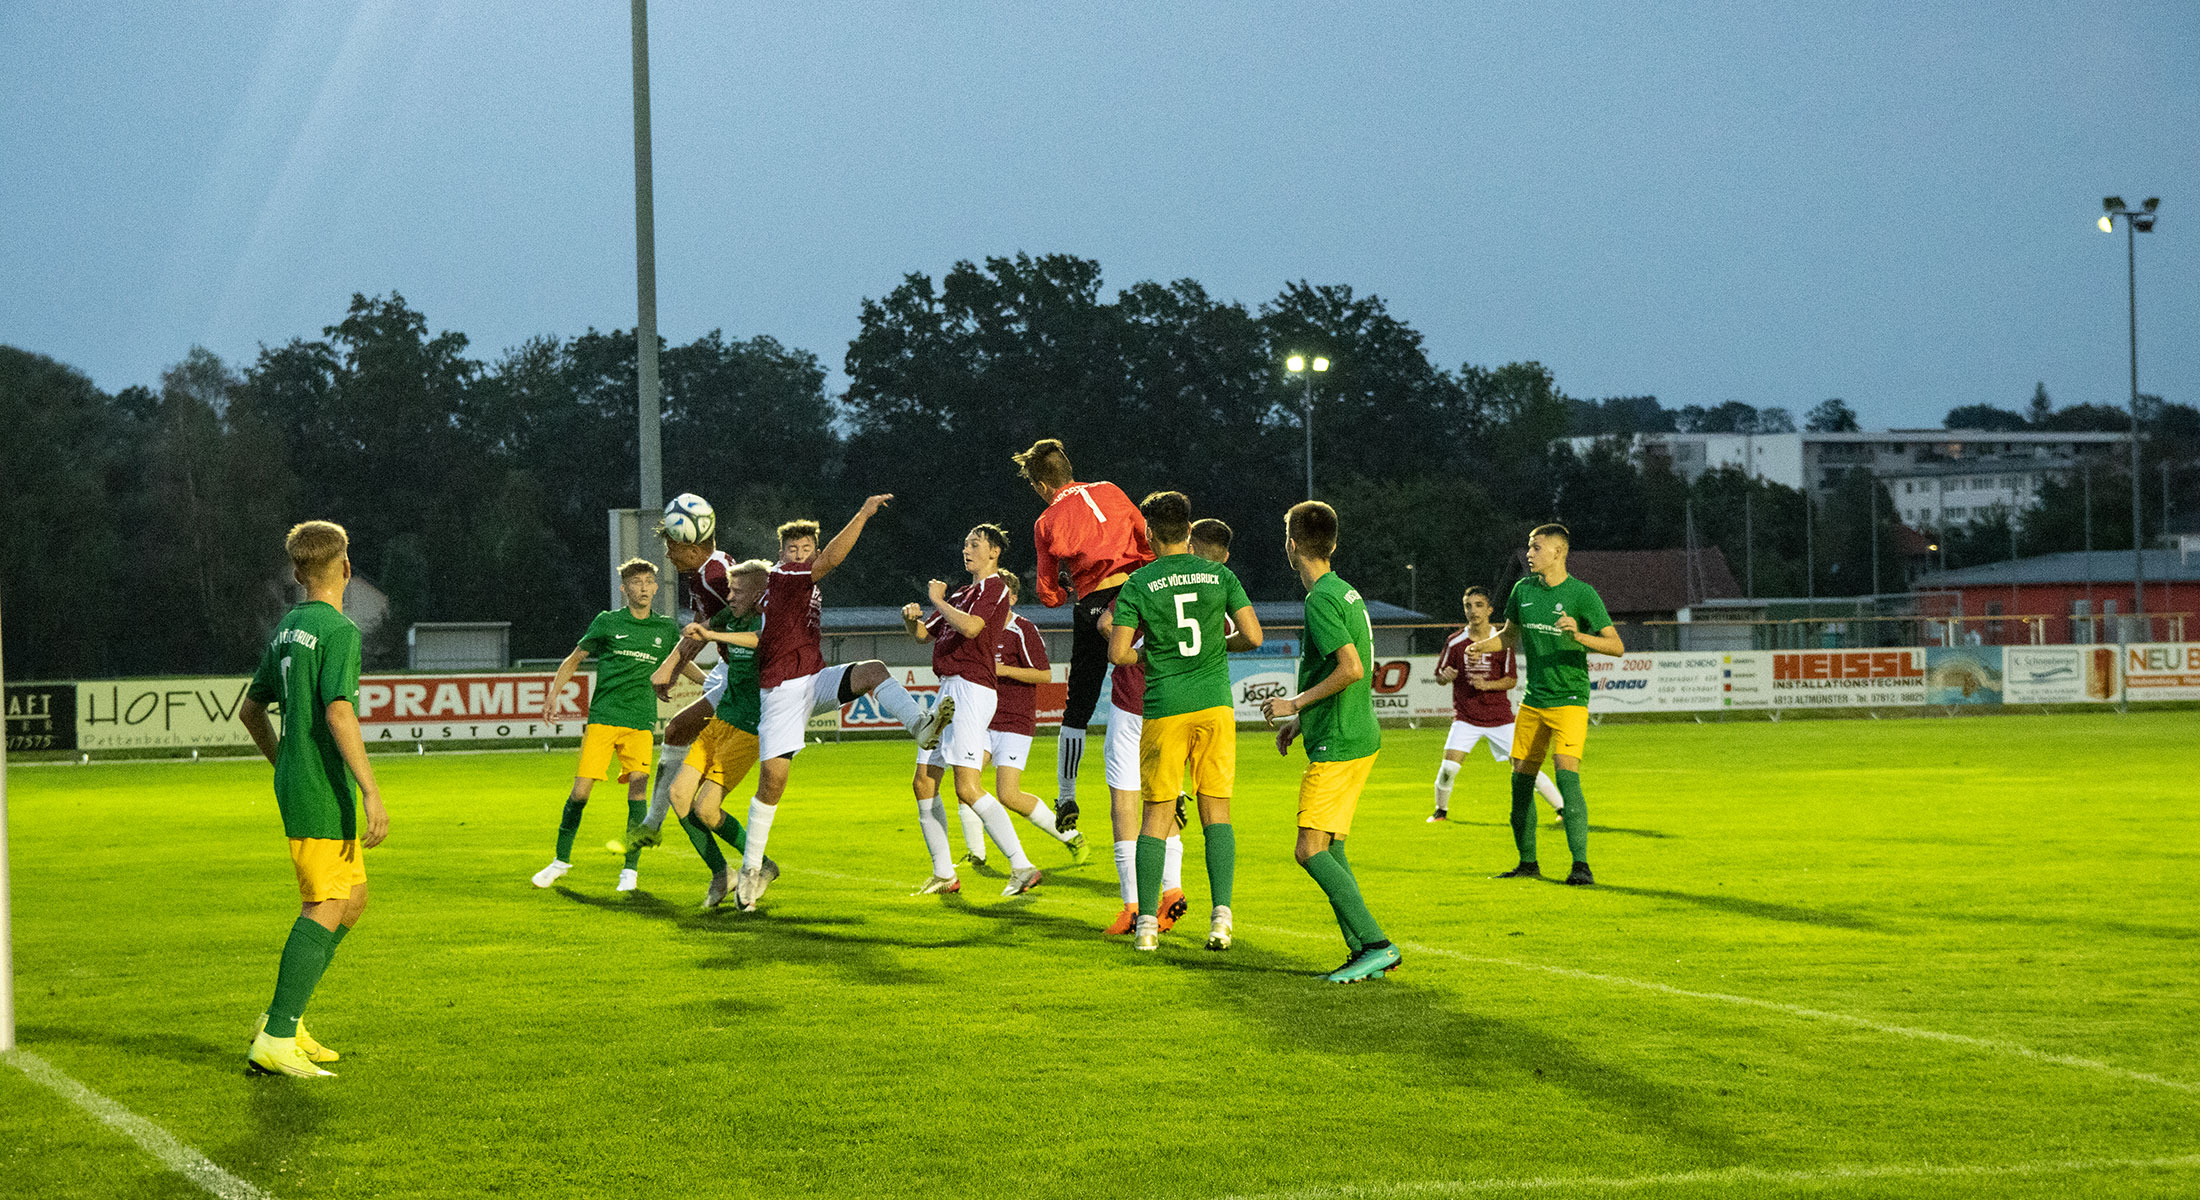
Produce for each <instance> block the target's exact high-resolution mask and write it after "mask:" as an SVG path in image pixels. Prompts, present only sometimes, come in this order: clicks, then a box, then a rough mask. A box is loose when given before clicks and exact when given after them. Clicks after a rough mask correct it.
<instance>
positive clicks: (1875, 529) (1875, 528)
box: [1872, 479, 1879, 614]
mask: <svg viewBox="0 0 2200 1200" xmlns="http://www.w3.org/2000/svg"><path fill="white" fill-rule="evenodd" d="M1878 607H1879V480H1877V479H1873V480H1872V608H1873V611H1874V613H1875V614H1876V613H1877V610H1878Z"/></svg>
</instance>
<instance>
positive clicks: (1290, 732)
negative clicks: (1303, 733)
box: [1276, 717, 1299, 755]
mask: <svg viewBox="0 0 2200 1200" xmlns="http://www.w3.org/2000/svg"><path fill="white" fill-rule="evenodd" d="M1297 740H1299V719H1298V718H1297V717H1286V718H1285V719H1284V722H1283V724H1281V725H1278V726H1276V753H1278V754H1285V755H1288V754H1290V753H1291V743H1293V742H1295V741H1297Z"/></svg>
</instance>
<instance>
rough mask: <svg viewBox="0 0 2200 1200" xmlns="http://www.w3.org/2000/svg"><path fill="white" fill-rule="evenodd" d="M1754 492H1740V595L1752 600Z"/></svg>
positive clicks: (1754, 586)
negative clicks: (1752, 503)
mask: <svg viewBox="0 0 2200 1200" xmlns="http://www.w3.org/2000/svg"><path fill="white" fill-rule="evenodd" d="M1754 490H1755V489H1753V488H1750V489H1745V490H1744V491H1743V492H1742V579H1743V583H1742V594H1743V595H1745V596H1747V597H1749V598H1750V599H1752V600H1755V599H1756V598H1757V537H1756V530H1754V529H1752V528H1751V525H1752V521H1751V520H1750V507H1751V506H1750V493H1751V492H1752V491H1754Z"/></svg>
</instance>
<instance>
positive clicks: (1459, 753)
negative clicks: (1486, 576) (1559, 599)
mask: <svg viewBox="0 0 2200 1200" xmlns="http://www.w3.org/2000/svg"><path fill="white" fill-rule="evenodd" d="M1459 603H1460V606H1461V607H1462V608H1464V609H1465V610H1466V614H1467V627H1466V628H1465V629H1462V630H1460V631H1459V632H1457V633H1455V634H1452V635H1451V636H1450V637H1449V638H1447V639H1445V641H1444V649H1443V652H1442V653H1441V654H1438V655H1437V656H1436V682H1438V683H1448V684H1450V685H1451V718H1452V719H1451V733H1450V734H1448V735H1447V736H1446V737H1445V738H1444V761H1443V762H1442V763H1440V764H1438V765H1437V768H1436V811H1435V812H1433V813H1430V814H1429V818H1428V819H1429V820H1430V821H1442V820H1446V819H1448V818H1449V817H1450V815H1451V785H1452V781H1453V780H1454V779H1457V778H1458V776H1459V764H1460V763H1463V762H1465V761H1466V759H1467V753H1468V751H1471V750H1473V749H1474V748H1475V746H1476V745H1477V744H1479V743H1481V742H1488V743H1489V745H1490V757H1491V758H1494V759H1496V760H1497V761H1498V762H1504V761H1505V760H1506V759H1508V758H1510V757H1512V742H1513V709H1512V701H1510V700H1508V699H1506V698H1505V693H1506V692H1508V691H1511V690H1512V688H1513V687H1514V685H1516V684H1518V683H1519V682H1520V676H1519V673H1518V672H1517V671H1515V670H1514V667H1513V652H1512V651H1511V650H1508V649H1505V648H1503V647H1499V648H1498V649H1496V650H1491V651H1487V652H1484V653H1480V654H1475V653H1470V652H1469V651H1468V650H1467V646H1468V644H1469V643H1471V642H1478V641H1483V640H1485V639H1487V638H1488V637H1489V636H1490V612H1491V608H1492V606H1491V604H1490V593H1489V591H1488V589H1486V588H1481V587H1470V588H1468V589H1467V590H1466V594H1465V595H1462V596H1461V597H1460V598H1459ZM1535 793H1536V795H1538V796H1541V797H1543V799H1544V800H1545V801H1546V802H1547V803H1549V804H1550V806H1551V811H1552V812H1554V813H1560V814H1563V813H1564V812H1565V807H1566V801H1565V799H1564V798H1563V797H1561V796H1560V795H1559V794H1558V785H1557V784H1554V783H1552V782H1551V780H1550V777H1549V776H1547V775H1544V774H1542V773H1541V772H1537V773H1536V776H1535Z"/></svg>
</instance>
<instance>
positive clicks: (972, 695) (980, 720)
mask: <svg viewBox="0 0 2200 1200" xmlns="http://www.w3.org/2000/svg"><path fill="white" fill-rule="evenodd" d="M949 700H953V701H954V702H955V717H954V719H953V720H951V721H949V722H948V723H947V730H946V732H944V733H942V734H941V735H940V744H939V745H937V746H935V747H933V748H932V749H930V750H918V751H917V765H918V766H923V767H969V768H970V769H971V770H973V771H975V770H977V769H978V768H979V767H982V766H984V765H985V752H986V747H987V743H988V740H989V735H990V734H991V733H992V730H990V729H987V728H986V726H988V725H991V724H992V723H993V711H994V710H995V709H996V708H998V707H1000V703H1001V695H1000V693H999V692H996V691H994V690H993V689H992V688H989V687H987V686H985V685H984V684H981V683H972V682H971V681H970V680H967V679H964V678H963V677H962V676H960V675H950V676H948V677H947V678H945V679H942V680H940V698H939V703H941V704H945V703H947V702H948V701H949Z"/></svg>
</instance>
